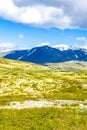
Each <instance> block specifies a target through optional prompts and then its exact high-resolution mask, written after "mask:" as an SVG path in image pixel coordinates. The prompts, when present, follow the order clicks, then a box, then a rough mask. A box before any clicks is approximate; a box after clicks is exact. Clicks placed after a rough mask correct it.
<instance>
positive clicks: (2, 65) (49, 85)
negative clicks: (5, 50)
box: [0, 58, 87, 130]
mask: <svg viewBox="0 0 87 130" xmlns="http://www.w3.org/2000/svg"><path fill="white" fill-rule="evenodd" d="M29 99H30V100H32V99H33V100H57V99H69V100H70V99H76V100H86V99H87V71H83V72H73V71H71V72H65V71H58V70H55V69H49V68H47V67H43V66H39V65H35V64H32V63H24V62H19V61H12V60H6V59H2V58H0V105H6V104H8V103H9V102H10V101H21V102H23V101H25V100H29ZM74 105H75V104H74ZM86 129H87V109H70V108H68V107H67V106H66V108H61V109H59V108H54V107H52V108H32V109H21V110H17V109H0V130H86Z"/></svg>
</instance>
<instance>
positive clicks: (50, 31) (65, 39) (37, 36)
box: [0, 0, 87, 50]
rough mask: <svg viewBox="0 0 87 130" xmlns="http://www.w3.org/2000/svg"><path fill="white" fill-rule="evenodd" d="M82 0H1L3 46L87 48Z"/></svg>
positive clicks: (0, 19) (1, 37)
mask: <svg viewBox="0 0 87 130" xmlns="http://www.w3.org/2000/svg"><path fill="white" fill-rule="evenodd" d="M83 1H84V2H82V0H80V1H78V0H76V1H75V2H73V0H67V2H65V0H61V2H60V1H59V0H50V1H49V0H47V1H43V0H42V1H40V0H37V2H35V0H32V2H30V0H25V2H24V1H23V0H8V1H6V0H3V2H0V48H1V49H2V50H3V49H7V50H11V49H24V48H25V49H30V48H32V47H35V46H38V45H46V44H48V45H50V46H55V45H59V44H66V45H70V46H85V47H87V23H86V22H84V20H85V21H86V17H87V16H86V13H87V9H86V8H85V4H86V5H87V2H86V0H83ZM4 3H7V4H4ZM26 3H27V4H26ZM83 3H84V5H83V6H84V8H83V9H82V8H81V5H82V4H83ZM76 4H77V6H76V9H77V10H76V9H75V5H76ZM6 5H7V6H6ZM42 7H43V8H42ZM86 7H87V6H86ZM70 9H72V11H70ZM81 11H82V12H81ZM79 15H80V16H79ZM77 16H78V17H77ZM83 16H85V17H83Z"/></svg>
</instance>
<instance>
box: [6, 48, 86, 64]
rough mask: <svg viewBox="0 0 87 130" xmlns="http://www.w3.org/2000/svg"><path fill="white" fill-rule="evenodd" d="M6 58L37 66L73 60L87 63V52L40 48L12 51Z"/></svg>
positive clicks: (78, 49) (79, 49)
mask: <svg viewBox="0 0 87 130" xmlns="http://www.w3.org/2000/svg"><path fill="white" fill-rule="evenodd" d="M4 57H5V58H9V59H15V60H21V61H27V62H33V63H37V64H45V63H57V62H65V61H71V60H79V61H87V50H86V49H83V48H71V47H70V48H69V47H68V48H67V49H64V48H63V49H60V48H57V49H56V48H54V47H49V46H40V47H35V48H32V49H31V50H17V51H11V52H10V53H9V54H7V55H5V56H4Z"/></svg>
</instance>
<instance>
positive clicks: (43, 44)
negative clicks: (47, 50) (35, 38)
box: [37, 42, 50, 46]
mask: <svg viewBox="0 0 87 130" xmlns="http://www.w3.org/2000/svg"><path fill="white" fill-rule="evenodd" d="M37 46H50V43H49V42H42V43H40V44H38V45H37Z"/></svg>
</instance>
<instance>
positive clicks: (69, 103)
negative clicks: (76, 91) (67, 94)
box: [0, 100, 87, 109]
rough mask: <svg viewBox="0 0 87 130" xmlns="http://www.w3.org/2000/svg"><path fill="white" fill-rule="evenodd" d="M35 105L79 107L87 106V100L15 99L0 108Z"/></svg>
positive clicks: (33, 106)
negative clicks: (22, 100)
mask: <svg viewBox="0 0 87 130" xmlns="http://www.w3.org/2000/svg"><path fill="white" fill-rule="evenodd" d="M35 107H37V108H41V107H58V108H63V107H71V108H75V107H79V108H87V100H85V101H78V100H52V101H45V100H40V101H33V100H26V101H24V102H23V103H21V102H18V101H14V102H9V104H8V105H6V106H1V107H0V109H10V108H15V109H23V108H35Z"/></svg>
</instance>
